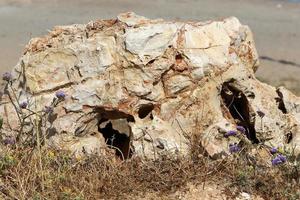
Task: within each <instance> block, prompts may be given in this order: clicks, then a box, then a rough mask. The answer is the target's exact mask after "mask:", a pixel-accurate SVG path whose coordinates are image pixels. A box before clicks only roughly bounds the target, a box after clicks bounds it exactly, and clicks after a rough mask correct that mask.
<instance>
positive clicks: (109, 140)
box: [95, 108, 135, 159]
mask: <svg viewBox="0 0 300 200" xmlns="http://www.w3.org/2000/svg"><path fill="white" fill-rule="evenodd" d="M95 111H96V112H98V119H99V121H98V131H99V132H100V133H101V134H102V135H103V137H104V139H105V142H106V144H107V145H108V147H109V148H111V149H114V150H115V152H116V156H118V157H120V158H121V159H128V158H130V157H131V156H132V154H133V151H132V149H131V127H130V126H129V122H134V121H135V120H134V117H133V116H132V115H129V114H127V113H124V112H121V111H119V110H105V109H104V108H97V109H95Z"/></svg>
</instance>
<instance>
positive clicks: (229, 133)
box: [224, 130, 237, 137]
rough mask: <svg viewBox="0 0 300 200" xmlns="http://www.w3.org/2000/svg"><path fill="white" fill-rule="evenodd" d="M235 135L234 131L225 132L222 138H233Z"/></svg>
mask: <svg viewBox="0 0 300 200" xmlns="http://www.w3.org/2000/svg"><path fill="white" fill-rule="evenodd" d="M236 134H237V132H236V131H234V130H231V131H227V132H226V133H225V135H224V136H225V137H229V136H235V135H236Z"/></svg>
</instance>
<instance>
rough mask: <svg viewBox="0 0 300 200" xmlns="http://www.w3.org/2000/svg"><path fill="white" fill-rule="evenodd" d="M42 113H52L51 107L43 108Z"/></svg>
mask: <svg viewBox="0 0 300 200" xmlns="http://www.w3.org/2000/svg"><path fill="white" fill-rule="evenodd" d="M44 112H45V113H52V112H53V107H51V106H45V109H44Z"/></svg>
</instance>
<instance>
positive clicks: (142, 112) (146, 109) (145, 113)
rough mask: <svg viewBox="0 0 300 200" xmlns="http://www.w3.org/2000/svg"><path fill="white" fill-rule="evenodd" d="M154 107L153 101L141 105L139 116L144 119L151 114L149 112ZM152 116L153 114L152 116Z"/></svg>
mask: <svg viewBox="0 0 300 200" xmlns="http://www.w3.org/2000/svg"><path fill="white" fill-rule="evenodd" d="M153 109H154V105H153V104H152V103H150V104H143V105H141V107H140V108H139V110H138V115H139V118H140V119H144V118H145V117H147V116H148V115H149V113H151V111H152V110H153ZM150 118H151V116H150ZM152 118H153V116H152Z"/></svg>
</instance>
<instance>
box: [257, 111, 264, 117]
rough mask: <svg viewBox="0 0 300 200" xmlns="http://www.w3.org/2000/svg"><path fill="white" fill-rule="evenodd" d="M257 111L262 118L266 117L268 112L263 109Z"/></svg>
mask: <svg viewBox="0 0 300 200" xmlns="http://www.w3.org/2000/svg"><path fill="white" fill-rule="evenodd" d="M256 113H257V114H258V116H259V117H260V118H264V116H266V114H265V113H264V112H263V111H261V110H258V111H256Z"/></svg>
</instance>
